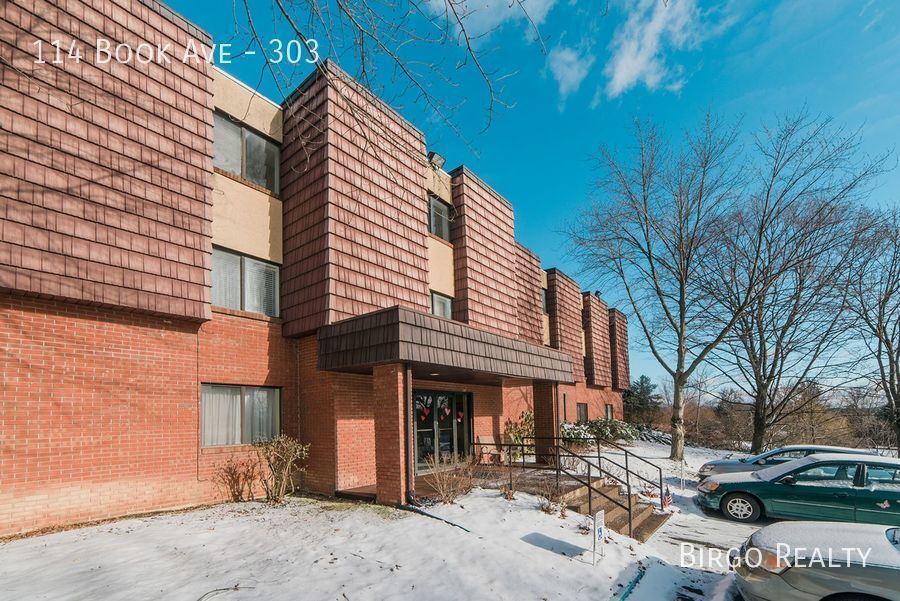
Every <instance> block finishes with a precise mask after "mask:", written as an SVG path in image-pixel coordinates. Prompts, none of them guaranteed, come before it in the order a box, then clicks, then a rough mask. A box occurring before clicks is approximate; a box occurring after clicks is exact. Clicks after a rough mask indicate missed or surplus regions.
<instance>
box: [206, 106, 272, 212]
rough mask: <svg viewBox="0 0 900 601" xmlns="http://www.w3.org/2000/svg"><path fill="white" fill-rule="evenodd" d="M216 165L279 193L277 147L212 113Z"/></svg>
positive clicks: (236, 123)
mask: <svg viewBox="0 0 900 601" xmlns="http://www.w3.org/2000/svg"><path fill="white" fill-rule="evenodd" d="M213 165H214V166H216V167H218V168H219V169H221V170H223V171H227V172H229V173H233V174H235V175H238V176H240V177H242V178H244V179H246V180H248V181H251V182H253V183H254V184H257V185H259V186H262V187H263V188H267V189H269V190H271V191H272V192H275V193H276V194H277V193H278V186H279V182H278V173H279V170H280V168H281V150H280V148H279V146H278V144H276V143H275V142H273V141H272V140H269V139H268V138H266V137H264V136H261V135H260V134H258V133H256V132H255V131H253V130H251V129H249V128H247V127H245V126H243V125H241V124H240V123H239V122H237V121H235V120H234V119H232V118H231V117H229V116H228V115H225V114H224V113H219V112H216V113H213Z"/></svg>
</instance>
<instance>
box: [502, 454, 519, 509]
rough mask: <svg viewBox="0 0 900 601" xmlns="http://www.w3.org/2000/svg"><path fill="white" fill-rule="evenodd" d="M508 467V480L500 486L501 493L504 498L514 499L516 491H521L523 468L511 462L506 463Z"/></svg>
mask: <svg viewBox="0 0 900 601" xmlns="http://www.w3.org/2000/svg"><path fill="white" fill-rule="evenodd" d="M506 469H507V474H506V480H505V482H504V483H503V485H502V486H501V487H500V494H502V495H503V498H504V499H506V500H507V501H512V500H513V499H515V498H516V493H517V492H519V482H520V480H521V479H522V471H523V470H521V469H519V468H518V467H516V466H514V465H512V463H511V462H509V463H507V464H506Z"/></svg>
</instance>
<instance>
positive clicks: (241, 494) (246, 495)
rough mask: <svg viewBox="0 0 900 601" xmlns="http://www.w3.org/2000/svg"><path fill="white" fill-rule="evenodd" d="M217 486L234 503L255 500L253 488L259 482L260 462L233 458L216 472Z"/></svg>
mask: <svg viewBox="0 0 900 601" xmlns="http://www.w3.org/2000/svg"><path fill="white" fill-rule="evenodd" d="M215 479H216V484H217V485H218V486H219V488H221V489H222V491H223V492H224V493H225V494H226V495H228V499H229V500H231V501H234V502H237V503H239V502H241V501H250V500H252V499H253V498H254V496H255V495H254V494H253V486H254V484H256V482H257V481H258V480H259V462H257V461H256V460H255V459H252V458H248V459H244V460H242V459H235V458H234V457H231V458H229V459H228V461H227V462H226V463H225V465H223V466H222V467H220V468H219V469H218V470H217V471H216V476H215Z"/></svg>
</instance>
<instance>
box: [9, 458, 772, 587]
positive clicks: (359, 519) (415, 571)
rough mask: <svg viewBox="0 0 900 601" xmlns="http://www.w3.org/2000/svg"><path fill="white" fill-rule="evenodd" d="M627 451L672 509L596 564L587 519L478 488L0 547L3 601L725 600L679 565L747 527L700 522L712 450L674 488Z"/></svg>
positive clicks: (716, 580) (226, 511) (191, 515)
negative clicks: (417, 507)
mask: <svg viewBox="0 0 900 601" xmlns="http://www.w3.org/2000/svg"><path fill="white" fill-rule="evenodd" d="M631 450H633V451H634V452H635V453H637V454H639V455H642V456H645V457H647V458H648V459H651V460H653V461H658V462H659V463H660V464H661V465H662V466H663V468H664V471H665V479H666V484H667V485H668V486H669V487H670V489H671V492H672V496H673V499H674V506H675V508H676V509H677V511H675V512H674V513H673V515H672V516H671V517H670V519H669V521H668V522H667V523H666V524H665V525H664V526H663V528H662V529H661V530H660V531H659V532H657V533H656V534H655V535H654V536H653V538H652V539H651V540H650V542H649V543H646V544H640V543H637V542H635V541H634V540H632V539H630V538H627V537H625V536H622V535H619V534H617V533H615V532H610V536H609V541H608V543H607V544H606V545H603V557H598V559H597V565H596V566H594V565H591V558H592V553H591V547H592V539H591V536H590V530H589V529H588V534H584V533H583V532H584V530H585V529H584V528H583V526H584V524H585V523H586V522H587V520H589V518H587V517H586V516H582V515H579V514H576V513H574V512H568V514H567V516H566V517H565V518H560V517H559V515H558V514H557V515H548V514H545V513H542V512H541V511H540V510H539V509H538V505H539V501H538V499H537V498H536V497H533V496H531V495H527V494H524V493H518V494H517V495H516V498H515V499H514V500H513V501H505V500H504V499H503V498H502V497H501V496H500V494H499V492H498V491H495V490H482V489H476V490H474V491H472V492H471V493H470V494H468V495H466V496H465V497H462V498H461V499H459V500H458V502H457V503H456V504H455V505H437V506H433V507H429V508H427V509H425V511H426V512H428V513H430V514H432V515H433V516H435V517H438V518H441V520H445V521H440V520H437V519H431V518H430V517H427V516H424V515H419V514H417V513H411V512H405V511H399V510H393V509H387V508H384V507H378V506H372V505H364V504H353V503H343V502H334V501H318V500H310V499H303V498H293V499H290V500H289V501H288V502H286V503H285V504H284V505H282V506H278V507H271V506H267V505H264V504H260V503H241V504H226V505H219V506H216V507H211V508H207V509H201V510H196V511H190V512H184V513H171V514H162V515H158V516H153V517H145V518H135V519H125V520H121V521H117V522H114V523H110V524H104V525H98V526H92V527H87V528H81V529H78V530H70V531H65V532H59V533H55V534H49V535H45V536H39V537H32V538H26V539H21V540H15V541H9V542H6V543H0V598H3V599H7V598H8V599H44V600H64V599H65V600H68V599H104V600H119V599H121V600H123V601H125V600H127V601H133V600H134V599H141V600H150V599H166V600H169V599H186V600H189V601H193V600H197V599H200V598H201V597H203V596H204V595H205V594H207V593H209V592H211V591H214V590H216V589H224V590H221V591H219V592H218V593H217V594H216V595H215V598H216V599H221V600H222V601H232V600H235V601H246V600H267V601H278V600H281V599H285V600H288V599H290V600H296V599H316V600H318V599H338V600H341V601H343V600H349V601H357V600H360V599H373V600H374V599H386V598H390V599H421V598H426V597H427V598H429V599H433V600H436V601H441V600H445V599H446V600H448V601H449V600H457V599H463V598H472V599H483V598H491V599H540V598H547V599H561V598H569V599H575V598H585V599H598V600H600V599H613V598H617V596H618V595H619V594H620V593H621V591H623V590H624V589H625V588H626V587H628V586H629V584H630V583H632V581H636V582H637V584H636V585H635V586H634V588H633V591H632V592H631V594H630V595H629V597H628V598H629V600H631V601H658V600H660V599H673V598H675V596H676V595H678V596H679V598H682V599H691V598H693V599H704V598H716V599H726V598H727V597H726V596H725V595H726V593H725V592H724V591H726V590H728V589H729V585H728V583H727V582H726V581H729V577H727V576H726V577H723V573H721V572H716V571H713V570H709V569H703V568H690V567H679V562H680V559H681V557H680V547H679V545H680V544H681V543H683V542H691V543H694V544H698V545H701V546H705V547H716V548H724V547H730V546H738V545H740V544H741V543H743V542H744V540H745V539H746V538H747V537H748V536H749V534H751V533H752V532H753V531H755V530H756V528H754V527H752V526H747V525H744V524H736V523H733V522H727V521H725V520H724V519H721V518H717V517H710V516H706V515H704V514H703V513H701V512H700V511H699V509H698V508H697V507H696V506H695V505H694V503H693V496H694V494H695V490H694V484H695V478H696V469H697V468H699V467H700V465H702V464H703V463H704V462H705V461H707V460H709V459H711V458H717V457H721V456H722V452H719V451H710V450H706V449H691V448H689V449H687V450H686V454H687V457H686V458H687V463H686V466H685V468H686V478H687V480H686V485H685V488H684V489H682V488H681V486H680V471H679V470H676V469H674V468H676V467H680V466H676V465H675V464H674V463H672V462H670V461H669V460H668V459H666V458H665V457H667V456H668V447H667V446H665V445H661V444H658V443H652V442H643V441H642V442H639V443H636V444H635V445H634V447H632V448H631ZM447 522H450V523H452V524H457V525H459V526H462V527H463V528H465V530H463V529H461V528H456V527H454V526H453V525H451V524H448V523H447ZM466 530H468V532H467V531H466ZM51 566H52V567H51ZM639 566H640V567H639ZM641 573H642V574H643V575H642V577H641V578H640V579H639V580H638V579H637V576H638V575H639V574H641ZM38 575H39V576H38Z"/></svg>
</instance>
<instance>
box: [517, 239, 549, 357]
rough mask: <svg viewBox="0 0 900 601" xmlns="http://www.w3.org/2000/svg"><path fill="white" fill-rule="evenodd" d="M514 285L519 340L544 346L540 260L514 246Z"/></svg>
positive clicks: (527, 251) (521, 248)
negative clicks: (515, 289) (517, 292)
mask: <svg viewBox="0 0 900 601" xmlns="http://www.w3.org/2000/svg"><path fill="white" fill-rule="evenodd" d="M516 258H517V262H516V284H517V286H518V289H519V297H518V309H519V315H518V318H519V336H518V337H519V338H521V339H522V340H526V341H528V342H533V343H534V344H540V345H543V344H544V322H543V318H544V308H543V306H542V303H541V287H542V277H541V275H542V273H543V270H542V269H541V259H540V258H539V257H538V256H537V255H536V254H534V253H533V252H531V251H530V250H528V249H527V248H525V247H524V246H522V245H521V244H518V243H517V244H516Z"/></svg>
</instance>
